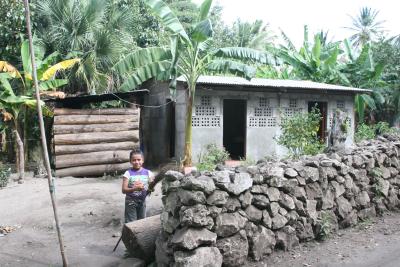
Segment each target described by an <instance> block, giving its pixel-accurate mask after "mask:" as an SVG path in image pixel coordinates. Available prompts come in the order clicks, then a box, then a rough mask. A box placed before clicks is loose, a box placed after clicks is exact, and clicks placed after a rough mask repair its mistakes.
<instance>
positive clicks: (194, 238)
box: [171, 228, 217, 250]
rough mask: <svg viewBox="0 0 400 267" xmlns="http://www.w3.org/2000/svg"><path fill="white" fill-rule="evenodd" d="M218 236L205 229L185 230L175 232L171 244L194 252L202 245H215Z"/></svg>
mask: <svg viewBox="0 0 400 267" xmlns="http://www.w3.org/2000/svg"><path fill="white" fill-rule="evenodd" d="M216 241H217V234H216V233H213V232H211V231H209V230H207V229H205V228H201V229H196V228H183V229H179V230H177V231H176V232H175V234H174V235H173V237H172V239H171V244H172V245H174V246H175V247H178V248H182V249H187V250H192V249H194V248H197V247H199V246H200V245H211V246H212V245H215V243H216Z"/></svg>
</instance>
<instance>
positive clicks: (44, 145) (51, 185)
mask: <svg viewBox="0 0 400 267" xmlns="http://www.w3.org/2000/svg"><path fill="white" fill-rule="evenodd" d="M24 6H25V18H26V29H27V31H28V38H29V51H30V54H31V63H32V74H33V75H32V76H33V81H34V84H35V94H36V108H37V112H38V115H39V116H38V117H39V127H40V136H41V139H42V149H43V156H44V163H45V167H46V171H47V180H48V183H49V191H50V198H51V203H52V206H53V212H54V220H55V223H56V228H57V235H58V242H59V245H60V251H61V258H62V262H63V266H64V267H67V266H68V261H67V256H66V254H65V250H64V242H63V238H62V235H61V228H60V223H59V220H58V213H57V203H56V197H55V191H54V181H53V177H52V175H51V168H50V160H49V154H48V150H47V143H46V134H45V131H44V122H43V114H42V107H41V102H40V92H39V84H38V80H37V73H36V62H35V53H34V50H33V43H32V30H31V19H30V11H29V2H28V0H24Z"/></svg>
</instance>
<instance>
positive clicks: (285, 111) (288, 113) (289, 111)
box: [283, 108, 303, 117]
mask: <svg viewBox="0 0 400 267" xmlns="http://www.w3.org/2000/svg"><path fill="white" fill-rule="evenodd" d="M302 112H303V109H302V108H284V109H283V115H284V116H286V117H292V116H293V115H294V114H296V113H302Z"/></svg>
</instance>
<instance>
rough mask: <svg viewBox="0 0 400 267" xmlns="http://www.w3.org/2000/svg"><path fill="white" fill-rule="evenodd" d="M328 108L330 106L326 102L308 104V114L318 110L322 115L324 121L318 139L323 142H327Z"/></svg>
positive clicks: (321, 122) (320, 124) (320, 126)
mask: <svg viewBox="0 0 400 267" xmlns="http://www.w3.org/2000/svg"><path fill="white" fill-rule="evenodd" d="M327 107H328V105H327V103H326V102H317V101H310V102H308V112H310V111H311V110H312V109H313V108H316V109H317V110H318V111H319V112H320V113H321V117H322V119H321V121H320V123H319V129H318V137H319V139H320V140H321V141H322V142H325V141H326V124H327V110H328V108H327Z"/></svg>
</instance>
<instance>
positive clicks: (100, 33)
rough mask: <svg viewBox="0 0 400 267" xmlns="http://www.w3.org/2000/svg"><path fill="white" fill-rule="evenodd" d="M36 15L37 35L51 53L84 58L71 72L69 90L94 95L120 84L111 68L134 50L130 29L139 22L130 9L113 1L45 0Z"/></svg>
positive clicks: (39, 5) (41, 2)
mask: <svg viewBox="0 0 400 267" xmlns="http://www.w3.org/2000/svg"><path fill="white" fill-rule="evenodd" d="M37 12H38V17H39V18H40V23H39V26H38V32H37V33H38V35H39V37H40V38H41V39H42V40H43V41H44V43H45V44H46V45H47V46H48V48H50V49H48V50H50V51H57V52H59V53H60V54H61V55H62V56H63V57H64V58H70V57H75V56H79V57H80V58H81V59H82V61H81V64H79V65H78V66H77V67H75V68H74V69H73V70H72V73H71V77H70V82H71V83H70V88H72V89H73V90H79V91H87V92H89V93H92V94H93V93H96V91H100V92H101V91H108V90H111V89H112V88H113V87H115V86H116V85H118V83H117V82H116V81H115V78H116V77H115V75H113V73H112V72H111V68H112V66H113V65H114V64H115V63H116V62H117V61H118V60H119V59H120V56H121V55H122V54H124V53H125V52H128V51H131V50H132V49H134V48H135V38H134V36H133V35H132V34H131V29H133V28H137V27H136V25H135V22H137V21H135V18H134V16H131V12H130V9H129V6H126V5H125V6H124V5H122V6H121V5H119V4H117V3H115V1H113V0H86V1H74V0H44V1H38V3H37Z"/></svg>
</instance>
